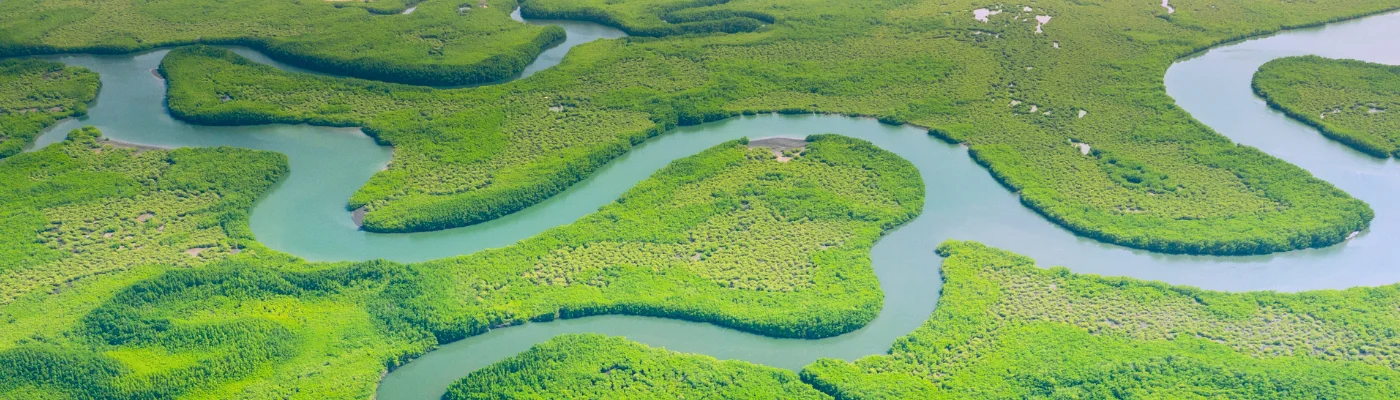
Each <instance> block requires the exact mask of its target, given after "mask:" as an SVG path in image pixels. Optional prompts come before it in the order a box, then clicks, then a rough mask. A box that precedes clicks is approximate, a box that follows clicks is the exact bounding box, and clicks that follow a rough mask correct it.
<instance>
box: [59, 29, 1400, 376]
mask: <svg viewBox="0 0 1400 400" xmlns="http://www.w3.org/2000/svg"><path fill="white" fill-rule="evenodd" d="M515 17H517V19H518V13H517V14H516V15H515ZM529 22H530V23H549V24H559V25H562V26H564V27H565V29H566V30H567V32H568V34H569V39H568V40H566V42H565V43H563V44H561V45H560V46H558V47H555V48H552V49H550V50H548V51H546V52H545V53H544V54H542V55H541V56H540V58H539V59H537V60H536V62H535V63H533V64H531V65H530V66H529V67H527V69H526V71H525V72H524V73H523V74H522V77H528V76H530V75H532V74H534V73H536V72H541V71H545V70H546V69H547V68H548V67H549V66H552V65H555V64H558V63H559V62H560V61H561V60H562V59H563V56H564V54H566V53H567V52H568V49H569V48H572V47H573V46H575V45H578V44H582V43H586V42H588V41H592V40H596V39H601V38H616V37H621V36H623V34H622V33H621V32H620V31H617V30H616V29H612V28H607V27H602V26H599V25H596V24H590V23H580V22H571V21H564V22H559V21H529ZM1396 37H1400V13H1392V14H1386V15H1379V16H1373V17H1368V18H1363V19H1359V20H1354V21H1348V22H1342V23H1336V24H1331V25H1327V26H1325V27H1321V28H1313V29H1305V30H1296V31H1288V32H1284V33H1280V34H1277V35H1274V36H1270V37H1265V38H1260V39H1254V40H1249V41H1244V42H1238V43H1231V44H1226V45H1222V46H1219V47H1217V48H1215V49H1213V50H1210V51H1208V52H1205V53H1203V54H1198V55H1195V56H1193V57H1189V58H1186V59H1183V60H1180V61H1179V62H1178V63H1176V64H1175V65H1173V66H1172V67H1171V68H1170V69H1169V70H1168V71H1167V75H1166V85H1167V91H1168V93H1169V94H1170V95H1171V96H1172V97H1174V98H1175V99H1176V101H1177V104H1178V105H1179V106H1181V107H1182V108H1183V109H1185V110H1186V111H1188V112H1190V113H1191V114H1192V115H1194V116H1195V117H1196V118H1197V119H1199V120H1201V121H1202V122H1204V123H1206V124H1207V125H1210V126H1211V127H1213V128H1214V129H1216V130H1217V131H1219V132H1220V133H1222V134H1224V135H1226V136H1228V137H1230V138H1232V139H1234V140H1235V141H1238V142H1241V143H1244V144H1247V145H1251V146H1255V147H1258V148H1260V149H1262V150H1264V151H1265V152H1268V153H1270V154H1273V155H1274V156H1277V157H1280V158H1282V159H1284V160H1287V161H1288V162H1291V163H1293V164H1295V165H1299V166H1301V167H1303V168H1305V169H1307V170H1309V171H1311V172H1312V173H1313V174H1314V175H1316V176H1318V177H1320V178H1322V179H1325V180H1327V181H1329V182H1332V183H1333V184H1336V185H1337V186H1338V187H1340V188H1342V189H1343V190H1345V191H1347V192H1348V193H1350V194H1351V195H1353V196H1355V197H1357V198H1360V199H1362V200H1364V201H1366V202H1367V203H1369V204H1371V206H1372V207H1373V208H1374V209H1375V211H1376V219H1375V221H1374V222H1373V223H1372V227H1371V229H1370V230H1369V231H1367V232H1363V234H1362V235H1360V236H1358V237H1357V238H1355V239H1353V240H1351V241H1348V242H1346V243H1345V244H1342V245H1338V246H1333V247H1330V248H1326V249H1315V250H1304V251H1295V252H1288V253H1282V254H1275V255H1267V256H1251V257H1204V256H1179V255H1163V254H1155V253H1149V252H1145V251H1139V250H1132V249H1127V248H1123V247H1119V246H1113V245H1107V244H1103V243H1100V242H1097V241H1093V240H1089V239H1083V238H1079V237H1076V236H1075V235H1073V234H1072V233H1070V232H1069V231H1067V230H1065V229H1063V228H1060V227H1059V226H1056V225H1054V224H1051V223H1050V222H1048V221H1046V220H1045V219H1044V218H1042V217H1040V216H1039V215H1037V214H1035V213H1034V212H1032V211H1030V210H1029V209H1027V208H1025V207H1023V206H1022V205H1021V204H1020V202H1019V201H1018V200H1017V198H1016V195H1015V194H1013V193H1010V192H1008V191H1007V190H1006V189H1005V188H1003V187H1001V186H1000V185H999V184H997V183H996V182H995V181H994V180H993V179H992V178H991V177H990V175H989V174H988V173H987V171H986V170H985V169H983V168H982V167H980V166H978V165H976V164H975V163H973V162H972V161H971V159H970V158H969V157H968V156H967V152H966V149H964V148H961V147H959V146H956V145H949V144H946V143H944V142H942V141H939V140H937V139H934V138H932V137H929V136H928V135H927V134H926V133H925V132H924V131H923V130H921V129H916V128H913V127H907V126H890V125H883V124H880V123H878V122H876V121H874V120H869V119H858V118H847V117H840V116H827V115H805V116H782V115H763V116H752V117H742V118H734V119H729V120H725V121H720V122H715V123H709V124H704V125H698V126H692V127H684V128H678V129H675V130H674V131H672V132H668V133H666V134H664V135H661V136H659V137H657V138H654V139H651V140H649V141H647V142H645V143H643V144H641V145H639V146H637V147H636V148H634V149H633V150H632V151H631V152H629V153H627V154H626V155H624V156H622V157H620V158H618V159H617V160H615V161H613V162H612V163H610V164H609V165H608V166H606V167H605V168H604V169H603V170H601V171H600V172H598V173H596V174H594V175H593V176H592V177H591V178H589V179H587V180H585V181H583V182H581V183H579V184H576V185H573V186H572V187H571V188H570V189H568V190H566V191H565V192H564V193H562V194H560V195H558V196H555V197H554V198H552V199H550V200H548V201H545V202H543V203H540V204H538V205H535V206H533V207H530V208H528V209H526V210H524V211H521V212H517V213H515V214H512V215H510V216H507V217H505V218H502V219H499V220H496V221H492V222H488V223H484V224H480V225H475V226H470V227H464V228H458V229H452V230H446V231H439V232H427V233H414V234H374V233H368V232H364V231H360V230H358V229H357V228H356V226H355V225H354V224H353V223H352V222H351V219H350V215H349V213H348V212H346V211H345V201H346V199H347V198H349V197H350V195H351V194H352V193H354V191H355V190H356V189H357V188H359V186H361V185H362V184H364V182H366V181H367V180H368V179H369V177H370V176H371V175H372V174H374V173H375V172H376V171H378V170H380V169H381V168H383V167H384V166H385V165H386V163H387V162H388V161H389V158H390V155H391V151H390V149H389V148H386V147H380V146H377V145H375V143H374V141H373V140H371V139H370V138H369V137H367V136H365V135H364V134H363V133H361V132H360V131H359V130H358V129H343V128H325V127H313V126H307V125H259V126H244V127H207V126H195V125H189V124H186V123H183V122H180V121H176V120H174V119H172V118H171V117H170V116H169V114H168V113H167V112H166V110H165V108H164V82H163V81H161V80H160V79H159V77H158V76H156V75H155V74H154V73H153V70H154V68H155V67H156V66H157V65H158V64H159V62H160V59H161V58H162V57H164V55H165V53H166V52H167V51H165V50H160V51H154V52H148V53H142V54H136V55H121V56H99V55H64V56H49V57H44V58H46V59H51V60H56V61H60V62H64V63H67V64H70V65H80V66H84V67H87V68H89V69H91V70H93V71H96V72H98V73H99V74H101V79H102V84H103V87H102V91H101V93H100V94H99V96H98V99H97V101H96V104H94V105H93V106H92V107H90V110H89V114H88V115H87V116H85V117H82V118H80V119H74V120H68V121H64V122H62V123H60V124H59V125H58V126H56V127H54V128H53V129H51V130H50V131H49V132H48V133H46V134H45V135H43V136H41V137H40V139H39V141H38V143H37V145H36V146H38V147H42V146H44V145H47V144H50V143H53V142H56V141H60V140H62V139H63V137H64V135H65V134H66V132H68V131H69V130H72V129H74V128H77V127H80V126H83V125H93V126H97V127H99V128H101V129H102V131H103V132H104V134H106V135H107V136H108V137H110V138H112V139H115V140H121V141H126V142H132V143H137V144H144V145H154V146H160V147H183V146H237V147H247V148H254V149H261V150H271V151H277V152H281V153H284V154H286V155H287V156H288V158H289V159H290V161H291V174H289V176H288V177H287V179H286V180H285V181H283V182H282V183H280V184H278V185H277V186H276V187H275V188H274V189H273V190H272V191H271V192H270V193H269V194H268V195H267V196H266V197H265V198H263V199H262V200H260V201H259V202H258V203H257V205H256V206H255V208H254V210H253V214H252V221H251V224H252V228H253V232H254V233H255V234H256V235H257V238H258V240H260V241H261V242H263V243H264V244H266V245H267V246H269V247H271V248H273V249H277V250H280V251H285V252H288V253H292V254H296V255H298V256H301V257H304V258H306V259H308V260H324V261H332V260H367V259H375V258H384V259H391V260H396V261H404V262H412V261H422V260H428V259H434V258H442V257H449V256H455V255H461V254H468V253H472V252H475V251H478V250H481V249H485V248H491V247H500V246H505V245H509V244H511V243H514V242H516V241H518V240H520V239H524V238H527V237H530V236H532V235H534V234H537V233H539V232H541V231H543V230H545V229H548V228H550V227H554V226H558V225H562V224H567V223H569V222H572V221H574V220H576V219H578V218H579V217H582V216H584V215H586V214H588V213H590V212H592V211H594V210H596V209H597V208H598V207H600V206H602V205H604V204H607V203H608V202H611V201H612V200H613V199H615V198H617V197H618V195H620V194H622V192H624V191H625V190H627V189H628V188H630V187H632V186H633V185H635V184H636V183H637V182H640V181H641V180H642V179H645V178H646V177H647V176H649V175H650V174H651V173H653V172H654V171H656V170H657V169H659V168H661V167H662V166H664V165H665V164H667V163H669V162H670V161H672V160H674V159H677V158H681V157H685V156H689V155H692V154H694V153H696V152H698V151H700V150H703V149H705V148H708V147H710V146H713V145H716V144H718V143H720V142H723V141H726V140H730V139H735V138H739V137H745V136H747V137H751V138H759V137H768V136H793V137H801V136H805V135H807V134H812V133H823V132H835V133H840V134H844V135H848V136H853V137H858V138H862V139H865V140H869V141H871V142H873V143H875V144H876V145H878V146H880V147H882V148H884V149H888V150H890V151H892V152H894V153H896V154H898V155H900V156H902V157H904V158H906V159H908V160H910V161H912V162H913V163H914V164H915V166H917V167H918V168H919V170H920V171H921V172H922V174H923V177H924V180H925V184H926V187H927V193H926V195H927V197H926V199H927V200H926V204H925V206H924V210H925V212H924V214H923V215H921V216H920V217H918V218H917V219H916V220H914V221H913V222H911V223H909V224H908V225H905V226H903V227H901V228H899V229H897V230H896V231H894V232H892V233H891V234H889V235H888V236H886V237H885V238H884V239H882V240H881V241H880V242H879V243H878V244H877V245H876V246H875V248H874V250H873V254H872V257H873V261H874V267H875V270H876V274H877V276H879V278H880V282H881V285H882V288H883V289H884V292H885V305H884V308H883V310H882V311H881V313H880V315H879V317H877V318H876V319H875V321H873V322H872V323H871V324H870V325H869V326H866V327H865V328H862V329H860V330H858V331H855V332H852V333H848V334H845V335H841V336H838V337H834V338H829V339H823V340H796V339H774V338H768V337H763V336H758V335H753V334H748V333H743V332H739V331H734V330H730V329H725V328H720V327H717V326H714V325H709V324H702V323H693V322H685V321H679V320H667V319H659V318H648V317H630V316H598V317H587V318H580V319H573V320H563V321H554V322H548V323H530V324H525V325H522V326H517V327H509V328H504V329H498V330H494V331H491V332H489V333H487V334H484V335H480V336H475V337H471V338H467V339H465V340H461V341H458V342H454V343H449V344H445V345H443V346H442V347H441V348H439V349H437V350H435V351H433V352H430V353H428V354H426V355H424V356H423V357H420V358H419V359H417V360H414V361H413V362H410V363H408V364H407V365H405V366H403V367H401V368H399V369H397V370H395V371H394V372H392V373H390V374H388V375H387V376H386V377H385V378H384V380H383V381H382V383H381V385H380V388H379V391H378V398H379V399H381V400H398V399H423V400H427V399H437V398H439V397H440V396H441V394H442V393H443V392H444V390H445V389H446V387H447V385H448V384H449V383H451V382H452V381H454V380H456V379H458V378H460V377H462V376H464V375H465V374H466V373H468V372H470V371H473V370H475V369H477V368H481V367H484V366H486V365H490V364H491V363H494V362H496V361H499V360H501V359H503V358H505V357H509V356H511V355H514V354H517V353H519V352H521V351H524V350H526V349H528V348H529V347H530V346H532V345H534V344H535V343H539V342H541V341H544V340H547V339H549V338H551V337H553V336H555V335H559V334H563V333H577V332H598V333H604V334H610V335H619V336H626V337H627V338H629V339H632V340H636V341H639V342H641V343H645V344H648V345H652V346H660V347H666V348H668V349H671V350H677V351H683V352H693V353H703V354H708V355H711V356H714V357H718V358H721V359H741V360H746V361H751V362H755V363H760V364H765V365H771V366H775V367H781V368H788V369H794V370H795V369H799V368H801V367H802V366H803V365H806V364H808V363H810V362H812V361H813V360H815V359H817V358H819V357H833V358H842V359H855V358H858V357H860V356H865V355H870V354H882V353H884V352H885V351H886V350H887V349H888V348H889V346H890V344H891V343H892V342H893V341H894V340H895V338H897V337H899V336H902V335H904V334H907V333H909V332H910V331H913V330H914V329H915V328H917V327H918V326H919V325H921V324H922V323H923V321H924V320H926V319H927V318H928V316H929V315H930V313H931V312H932V311H933V308H934V305H935V304H936V303H937V298H938V291H937V290H936V288H937V287H938V286H939V284H940V280H939V276H938V265H939V262H940V260H939V258H938V257H937V256H936V255H935V254H934V253H933V249H934V248H935V247H936V246H937V245H938V244H939V243H940V242H942V241H944V240H946V239H969V240H977V241H981V242H984V243H987V244H989V245H992V246H996V247H1000V248H1004V249H1007V250H1011V251H1015V252H1018V253H1021V254H1024V255H1028V256H1031V257H1034V258H1036V259H1037V260H1038V261H1039V262H1040V263H1041V264H1042V265H1066V266H1068V267H1070V268H1071V269H1072V270H1074V271H1076V272H1082V273H1096V274H1103V275H1115V276H1133V277H1137V278H1142V279H1150V280H1160V281H1165V282H1169V283H1173V284H1184V285H1193V286H1198V287H1202V288H1206V289H1216V290H1235V291H1238V290H1280V291H1297V290H1309V289H1322V288H1345V287H1352V286H1374V285H1381V284H1389V283H1394V282H1400V246H1394V245H1393V243H1394V242H1395V240H1396V238H1397V237H1400V201H1395V199H1400V168H1397V166H1396V165H1395V162H1393V161H1382V160H1378V159H1375V158H1371V157H1369V156H1366V155H1364V154H1361V153H1358V152H1355V151H1353V150H1350V149H1348V148H1346V147H1344V146H1342V145H1340V144H1337V143H1335V142H1332V141H1330V140H1327V139H1326V138H1324V137H1323V136H1322V135H1320V134H1318V133H1317V132H1316V131H1315V130H1313V129H1312V128H1309V127H1307V126H1305V125H1302V124H1299V123H1296V122H1294V121H1292V120H1289V119H1288V118H1286V117H1285V116H1283V115H1282V114H1280V113H1278V112H1275V111H1273V110H1271V109H1269V108H1268V106H1266V105H1265V104H1264V103H1263V101H1261V100H1259V99H1258V98H1256V97H1255V96H1254V95H1253V93H1252V92H1251V90H1250V87H1249V82H1250V78H1251V76H1252V75H1253V73H1254V71H1255V70H1256V69H1257V68H1258V66H1259V65H1261V64H1263V63H1264V62H1267V61H1269V60H1272V59H1275V58H1278V57H1284V56H1291V55H1301V54H1318V55H1322V56H1326V57H1333V58H1354V59H1361V60H1366V61H1372V62H1381V63H1388V64H1400V44H1398V43H1396V42H1395V41H1394V39H1393V38H1396ZM234 50H235V51H237V52H238V53H239V54H242V55H244V56H246V57H249V58H252V59H254V60H258V61H262V62H266V63H269V64H273V65H277V66H279V67H281V68H283V69H288V70H293V71H300V70H299V69H296V68H292V67H289V66H286V65H282V64H279V63H276V62H273V61H271V60H268V59H267V58H266V57H264V56H262V55H261V54H259V53H257V52H255V51H252V50H248V49H238V48H235V49H234ZM303 72H304V71H303ZM1086 118H1093V114H1090V115H1089V116H1088V117H1086Z"/></svg>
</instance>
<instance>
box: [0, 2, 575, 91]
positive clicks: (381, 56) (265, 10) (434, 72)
mask: <svg viewBox="0 0 1400 400" xmlns="http://www.w3.org/2000/svg"><path fill="white" fill-rule="evenodd" d="M415 2H416V1H415ZM405 3H406V2H405V1H403V0H377V1H371V2H365V1H359V0H218V1H207V0H154V1H151V0H139V1H138V0H114V1H87V0H14V1H4V2H0V21H5V24H4V25H0V57H3V56H17V55H27V54H47V53H60V52H88V53H108V54H112V53H130V52H135V51H140V50H147V49H153V48H157V47H163V46H174V45H184V44H191V43H209V44H236V45H244V46H249V47H253V48H256V49H258V50H260V51H262V52H264V53H267V54H268V55H269V56H272V58H274V59H277V60H280V61H284V62H287V63H291V64H296V65H299V66H303V67H307V68H312V69H316V70H319V71H324V72H330V73H336V74H344V75H350V76H358V77H362V78H368V79H379V80H386V81H394V82H404V83H414V84H422V85H465V84H478V83H488V82H495V81H499V80H502V79H506V78H509V77H511V76H514V75H516V74H519V73H520V72H521V71H523V70H524V69H525V65H527V64H529V63H530V62H531V61H533V60H534V59H535V56H536V55H538V54H539V53H540V51H542V50H543V49H544V48H545V47H547V46H549V45H552V44H554V43H557V42H559V41H561V40H563V39H564V30H563V29H560V28H558V27H537V26H532V25H526V24H521V23H518V22H515V21H512V20H510V18H509V17H508V15H509V14H510V12H511V9H513V8H514V7H515V0H473V1H469V2H466V3H454V2H447V1H424V2H421V4H417V5H416V7H417V8H415V9H414V12H413V13H412V14H409V15H381V14H397V13H398V12H400V11H403V10H405V9H406V6H407V5H406V4H405Z"/></svg>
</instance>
